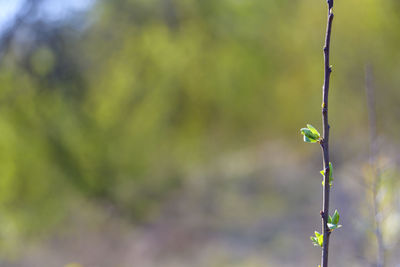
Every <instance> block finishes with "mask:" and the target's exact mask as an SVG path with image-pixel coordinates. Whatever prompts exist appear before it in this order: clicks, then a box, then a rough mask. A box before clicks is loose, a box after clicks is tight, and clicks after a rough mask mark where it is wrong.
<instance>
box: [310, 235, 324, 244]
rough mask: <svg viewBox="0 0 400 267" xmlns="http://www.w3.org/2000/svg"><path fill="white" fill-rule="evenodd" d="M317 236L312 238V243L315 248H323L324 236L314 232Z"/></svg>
mask: <svg viewBox="0 0 400 267" xmlns="http://www.w3.org/2000/svg"><path fill="white" fill-rule="evenodd" d="M314 234H315V236H310V239H311V241H312V242H313V243H314V246H320V247H322V243H323V242H324V235H322V234H320V233H318V232H317V231H315V232H314Z"/></svg>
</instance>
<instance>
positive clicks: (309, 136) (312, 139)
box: [300, 128, 319, 143]
mask: <svg viewBox="0 0 400 267" xmlns="http://www.w3.org/2000/svg"><path fill="white" fill-rule="evenodd" d="M300 132H301V134H302V135H304V142H307V143H316V142H318V141H319V135H317V134H314V133H313V132H312V131H311V130H310V129H308V128H302V129H300Z"/></svg>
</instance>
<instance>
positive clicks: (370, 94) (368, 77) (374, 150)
mask: <svg viewBox="0 0 400 267" xmlns="http://www.w3.org/2000/svg"><path fill="white" fill-rule="evenodd" d="M365 90H366V94H367V106H368V122H369V135H370V152H369V164H370V166H371V168H372V170H373V180H372V197H373V211H374V219H375V236H376V241H377V245H378V253H377V259H376V266H377V267H383V266H385V246H384V243H383V237H382V230H381V219H380V217H379V201H378V198H377V193H378V187H379V183H380V176H381V175H380V170H379V167H378V164H377V156H378V153H379V151H378V142H377V138H376V137H377V134H376V112H375V95H374V85H373V73H372V67H371V65H367V66H366V67H365Z"/></svg>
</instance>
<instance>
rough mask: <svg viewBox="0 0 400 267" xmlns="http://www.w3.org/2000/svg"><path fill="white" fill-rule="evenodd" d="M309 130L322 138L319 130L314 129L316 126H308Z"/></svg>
mask: <svg viewBox="0 0 400 267" xmlns="http://www.w3.org/2000/svg"><path fill="white" fill-rule="evenodd" d="M307 128H308V129H310V131H311V132H312V133H313V134H315V135H316V136H318V138H320V137H321V135H320V134H319V132H318V131H317V129H315V128H314V126H312V125H311V124H307Z"/></svg>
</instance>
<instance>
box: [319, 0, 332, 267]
mask: <svg viewBox="0 0 400 267" xmlns="http://www.w3.org/2000/svg"><path fill="white" fill-rule="evenodd" d="M327 2H328V22H327V27H326V35H325V45H324V64H325V78H324V86H323V89H322V123H323V139H322V141H321V148H322V158H323V167H324V189H323V194H322V198H323V201H322V206H323V207H322V208H323V212H321V217H322V233H323V235H324V240H323V244H322V255H321V266H322V267H328V250H329V237H330V233H331V232H330V229H329V228H328V225H327V224H328V216H329V191H330V183H329V173H330V169H329V128H330V126H329V123H328V92H329V81H330V76H331V72H332V67H331V66H330V64H329V50H330V42H331V32H332V21H333V13H332V7H333V0H328V1H327Z"/></svg>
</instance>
